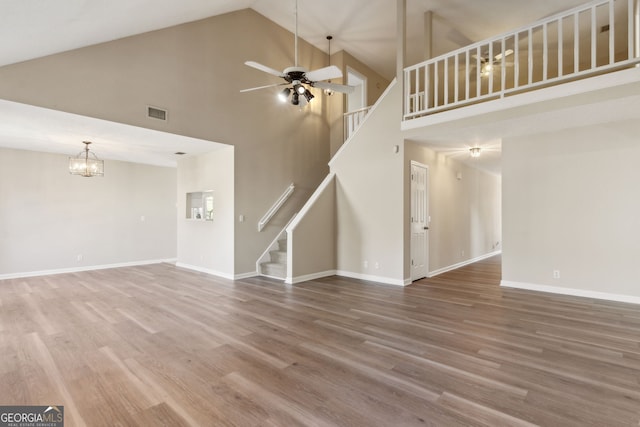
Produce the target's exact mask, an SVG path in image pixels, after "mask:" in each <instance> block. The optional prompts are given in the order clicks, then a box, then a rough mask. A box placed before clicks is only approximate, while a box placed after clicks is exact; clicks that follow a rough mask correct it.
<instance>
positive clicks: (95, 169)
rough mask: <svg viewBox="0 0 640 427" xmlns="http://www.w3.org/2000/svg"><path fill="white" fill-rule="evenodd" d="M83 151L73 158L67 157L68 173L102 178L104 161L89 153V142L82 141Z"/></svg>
mask: <svg viewBox="0 0 640 427" xmlns="http://www.w3.org/2000/svg"><path fill="white" fill-rule="evenodd" d="M82 143H83V144H84V151H81V152H79V153H78V154H77V155H76V156H75V157H69V173H70V174H71V175H80V176H84V177H92V176H104V160H100V159H98V156H96V155H95V153H92V152H90V151H89V144H91V142H89V141H82Z"/></svg>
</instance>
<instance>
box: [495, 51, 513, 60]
mask: <svg viewBox="0 0 640 427" xmlns="http://www.w3.org/2000/svg"><path fill="white" fill-rule="evenodd" d="M509 55H513V49H507V50H505V51H504V55H503V54H502V52H500V53H499V54H497V55H496V56H494V59H495V60H496V61H500V60H501V59H502V58H504V57H507V56H509Z"/></svg>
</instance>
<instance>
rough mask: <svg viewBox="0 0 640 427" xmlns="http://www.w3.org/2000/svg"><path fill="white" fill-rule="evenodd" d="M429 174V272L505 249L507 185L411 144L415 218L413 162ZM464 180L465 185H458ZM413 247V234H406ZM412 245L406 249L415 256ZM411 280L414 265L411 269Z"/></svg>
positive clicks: (408, 144)
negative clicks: (504, 189)
mask: <svg viewBox="0 0 640 427" xmlns="http://www.w3.org/2000/svg"><path fill="white" fill-rule="evenodd" d="M412 160H414V161H417V162H419V163H422V164H424V165H426V166H427V167H428V169H429V215H430V216H431V224H430V225H429V272H430V273H433V272H438V271H441V270H446V269H447V268H449V267H451V266H454V265H456V264H459V263H462V262H466V261H468V260H471V259H474V258H478V257H482V256H484V255H487V254H490V253H492V252H495V251H497V250H500V249H501V245H500V243H501V241H502V237H501V232H502V230H501V227H502V223H501V209H502V206H501V179H500V177H499V176H496V175H492V174H489V173H486V172H483V171H481V170H478V169H475V168H472V167H469V166H467V165H465V164H463V163H461V162H459V161H456V160H455V159H452V158H451V157H450V156H446V155H445V154H443V153H437V152H435V151H433V150H431V149H429V148H427V147H425V146H424V145H421V144H418V143H415V142H411V141H407V142H406V143H405V195H406V197H405V204H406V206H405V209H406V210H407V212H410V210H409V209H410V207H411V204H410V203H411V196H410V177H409V174H410V171H411V161H412ZM458 177H460V179H458ZM405 233H406V236H407V237H406V239H407V243H408V244H410V239H411V236H410V230H409V227H408V226H407V227H406V230H405ZM410 249H411V248H410V245H407V247H406V248H405V250H406V251H409V252H408V253H410ZM405 268H406V270H405V275H406V276H405V277H408V276H410V265H406V266H405Z"/></svg>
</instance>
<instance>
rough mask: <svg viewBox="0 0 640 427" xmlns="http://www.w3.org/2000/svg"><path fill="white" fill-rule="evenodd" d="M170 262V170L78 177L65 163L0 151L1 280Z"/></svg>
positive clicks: (116, 166) (119, 167) (113, 170)
mask: <svg viewBox="0 0 640 427" xmlns="http://www.w3.org/2000/svg"><path fill="white" fill-rule="evenodd" d="M71 154H75V153H71ZM142 216H144V221H142V220H141V217H142ZM78 255H81V256H82V259H81V260H80V261H78ZM175 256H176V170H175V169H174V168H166V167H157V166H147V165H140V164H134V163H126V162H118V161H109V160H106V161H105V176H104V177H103V178H99V177H94V178H83V177H80V176H75V175H70V174H69V172H68V156H64V155H59V154H48V153H38V152H32V151H23V150H10V149H1V148H0V277H3V276H4V277H10V276H20V275H28V274H36V273H39V272H47V271H51V272H54V271H57V270H64V269H71V270H73V269H84V268H88V267H93V266H104V265H112V264H123V263H137V262H145V261H155V260H163V259H173V258H175Z"/></svg>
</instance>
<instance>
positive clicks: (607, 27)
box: [600, 24, 611, 33]
mask: <svg viewBox="0 0 640 427" xmlns="http://www.w3.org/2000/svg"><path fill="white" fill-rule="evenodd" d="M610 29H611V27H610V26H609V24H607V25H603V26H602V27H600V32H601V33H606V32H607V31H609V30H610Z"/></svg>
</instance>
